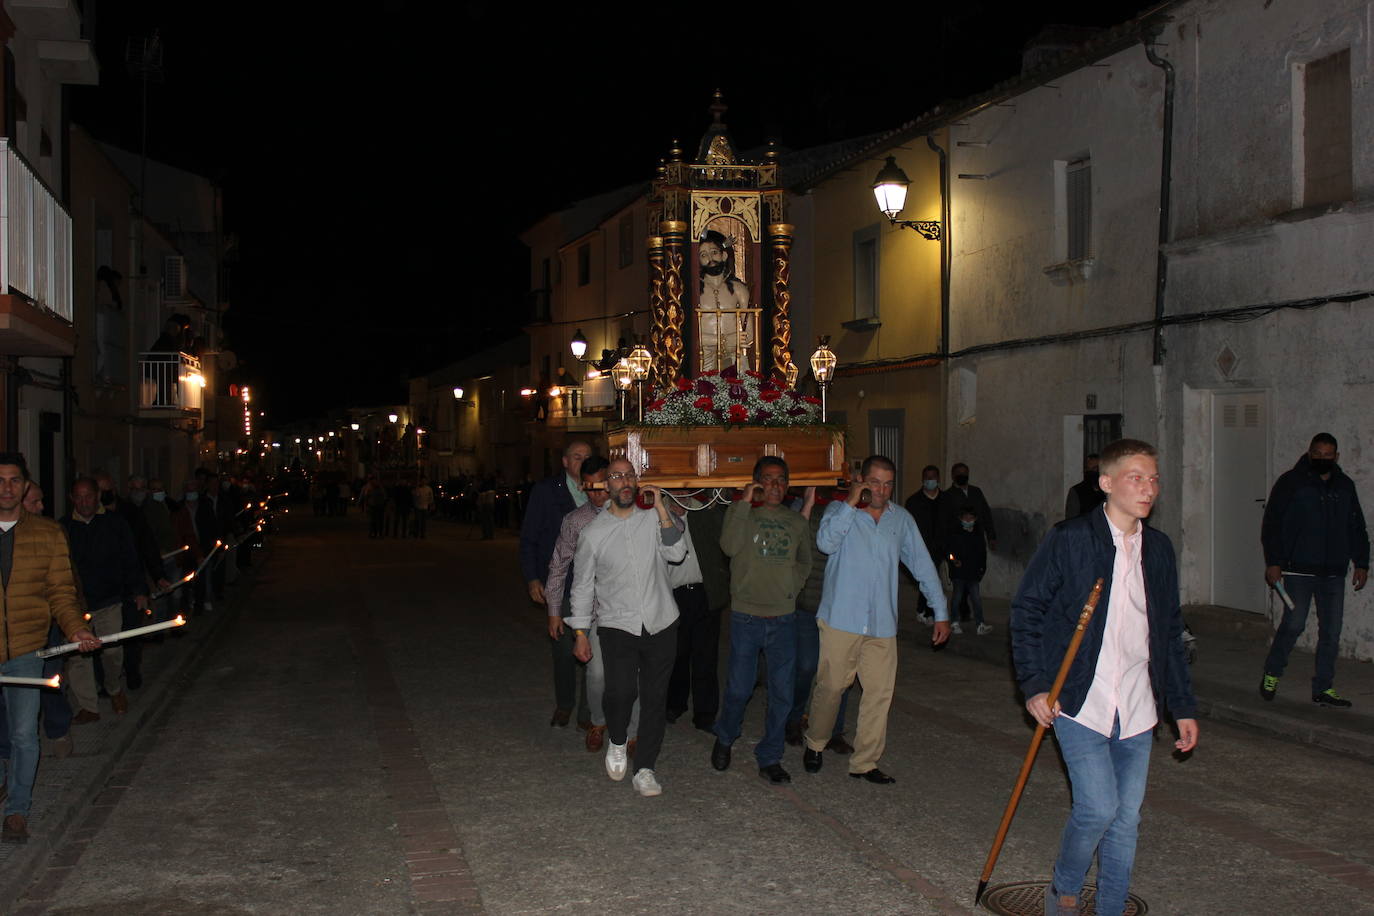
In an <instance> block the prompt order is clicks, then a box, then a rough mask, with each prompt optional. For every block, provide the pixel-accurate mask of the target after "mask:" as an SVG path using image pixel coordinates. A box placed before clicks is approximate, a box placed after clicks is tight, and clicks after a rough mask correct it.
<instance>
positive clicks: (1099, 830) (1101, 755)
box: [1054, 716, 1154, 916]
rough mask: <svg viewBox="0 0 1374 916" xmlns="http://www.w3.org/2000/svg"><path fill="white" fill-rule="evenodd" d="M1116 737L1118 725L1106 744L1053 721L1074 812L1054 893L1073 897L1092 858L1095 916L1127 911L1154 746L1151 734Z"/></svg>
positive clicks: (1102, 738)
mask: <svg viewBox="0 0 1374 916" xmlns="http://www.w3.org/2000/svg"><path fill="white" fill-rule="evenodd" d="M1120 732H1121V721H1120V719H1118V720H1117V721H1116V722H1115V723H1114V724H1113V725H1112V735H1111V737H1110V738H1108V737H1105V736H1103V735H1099V734H1098V733H1097V732H1095V731H1093V730H1092V729H1090V728H1087V727H1086V726H1083V725H1079V724H1078V723H1077V722H1074V721H1073V720H1072V719H1069V718H1067V717H1065V716H1060V717H1059V718H1057V719H1055V720H1054V736H1055V738H1056V739H1057V740H1058V741H1059V752H1060V753H1061V754H1062V755H1063V757H1064V765H1065V766H1067V767H1068V769H1069V783H1070V785H1071V786H1072V788H1073V810H1072V811H1071V812H1070V813H1069V822H1068V823H1067V824H1065V825H1064V836H1063V838H1062V839H1061V840H1060V844H1059V858H1058V860H1057V861H1056V862H1055V863H1054V889H1055V890H1056V891H1058V892H1059V893H1060V894H1074V895H1077V894H1078V892H1079V891H1081V890H1082V889H1083V879H1084V878H1085V877H1086V876H1087V874H1088V868H1089V867H1090V866H1091V865H1092V861H1093V853H1094V852H1096V853H1097V912H1098V916H1121V913H1122V912H1123V911H1124V910H1125V908H1126V892H1127V890H1128V889H1129V888H1130V885H1131V868H1132V867H1133V866H1134V865H1135V843H1136V833H1137V830H1138V829H1139V827H1140V803H1141V802H1142V801H1144V799H1145V777H1146V775H1147V774H1148V773H1149V771H1150V748H1151V746H1152V745H1153V744H1154V735H1153V734H1152V732H1150V731H1146V732H1143V733H1142V734H1139V735H1136V736H1134V737H1132V738H1127V739H1125V740H1124V741H1123V740H1121V739H1120V738H1118V737H1117V736H1118V735H1119V734H1120Z"/></svg>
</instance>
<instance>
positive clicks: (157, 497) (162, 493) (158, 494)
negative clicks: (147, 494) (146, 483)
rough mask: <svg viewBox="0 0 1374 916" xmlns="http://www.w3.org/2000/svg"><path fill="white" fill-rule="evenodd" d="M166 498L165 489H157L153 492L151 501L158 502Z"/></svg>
mask: <svg viewBox="0 0 1374 916" xmlns="http://www.w3.org/2000/svg"><path fill="white" fill-rule="evenodd" d="M166 498H167V493H166V491H164V490H158V491H157V492H156V493H154V494H153V502H159V503H160V502H162V501H163V500H164V499H166Z"/></svg>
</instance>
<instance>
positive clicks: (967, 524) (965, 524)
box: [959, 519, 973, 531]
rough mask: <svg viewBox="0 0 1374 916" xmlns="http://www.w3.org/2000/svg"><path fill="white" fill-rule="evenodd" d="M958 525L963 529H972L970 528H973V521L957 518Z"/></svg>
mask: <svg viewBox="0 0 1374 916" xmlns="http://www.w3.org/2000/svg"><path fill="white" fill-rule="evenodd" d="M959 527H960V528H963V529H964V530H965V531H972V530H973V522H966V521H964V520H963V519H960V520H959Z"/></svg>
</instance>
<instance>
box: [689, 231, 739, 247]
mask: <svg viewBox="0 0 1374 916" xmlns="http://www.w3.org/2000/svg"><path fill="white" fill-rule="evenodd" d="M713 235H716V236H720V241H716V240H715V239H713V238H711V236H713ZM702 242H713V243H715V244H717V245H719V246H720V247H721V248H723V249H730V248H734V247H735V237H734V236H733V235H724V234H722V233H720V232H717V231H716V230H714V229H707V230H706V231H704V232H702V233H701V238H699V239H697V244H698V245H700V244H701V243H702Z"/></svg>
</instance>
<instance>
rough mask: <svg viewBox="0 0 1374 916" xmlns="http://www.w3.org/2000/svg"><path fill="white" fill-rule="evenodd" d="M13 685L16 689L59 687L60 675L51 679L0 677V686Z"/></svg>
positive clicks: (60, 682) (55, 675) (60, 683)
mask: <svg viewBox="0 0 1374 916" xmlns="http://www.w3.org/2000/svg"><path fill="white" fill-rule="evenodd" d="M3 684H14V685H15V686H16V687H61V686H62V675H60V674H54V675H53V676H52V677H0V685H3Z"/></svg>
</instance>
